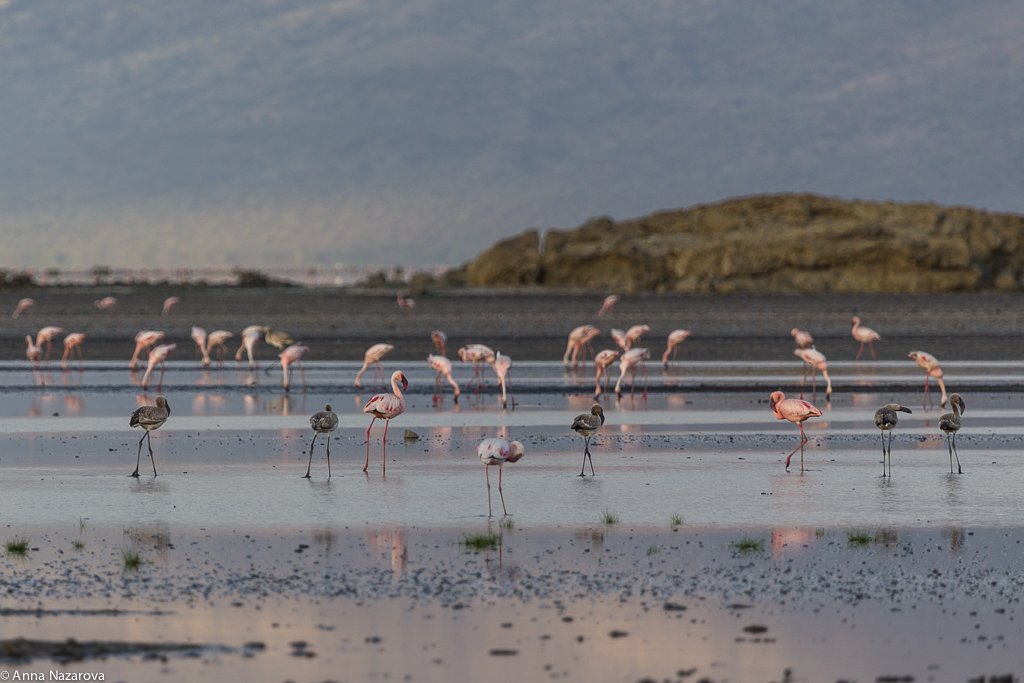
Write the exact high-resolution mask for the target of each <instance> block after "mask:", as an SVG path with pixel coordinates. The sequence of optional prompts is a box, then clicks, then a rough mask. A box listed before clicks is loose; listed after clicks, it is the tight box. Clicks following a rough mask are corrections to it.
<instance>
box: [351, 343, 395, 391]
mask: <svg viewBox="0 0 1024 683" xmlns="http://www.w3.org/2000/svg"><path fill="white" fill-rule="evenodd" d="M393 348H395V347H394V346H392V345H391V344H374V345H373V346H371V347H370V348H368V349H366V353H364V354H363V367H361V368H360V369H359V372H357V373H356V386H357V387H359V388H360V389H362V388H363V385H362V383H361V382H360V381H359V378H360V377H362V376H363V373H364V372H366V368H368V367H370V363H373V386H377V373H380V378H381V380H383V379H384V367H383V366H382V365H381V364H380V359H381V358H383V357H384V356H386V355H388V352H389V351H391V349H393Z"/></svg>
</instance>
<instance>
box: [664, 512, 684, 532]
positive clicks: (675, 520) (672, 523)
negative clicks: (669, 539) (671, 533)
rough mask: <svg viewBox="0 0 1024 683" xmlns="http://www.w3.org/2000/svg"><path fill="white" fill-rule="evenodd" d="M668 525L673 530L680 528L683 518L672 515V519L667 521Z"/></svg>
mask: <svg viewBox="0 0 1024 683" xmlns="http://www.w3.org/2000/svg"><path fill="white" fill-rule="evenodd" d="M668 525H669V526H670V527H672V528H673V529H675V528H676V527H677V526H682V525H683V516H682V515H672V518H671V519H670V520H668Z"/></svg>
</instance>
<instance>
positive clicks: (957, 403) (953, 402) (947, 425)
mask: <svg viewBox="0 0 1024 683" xmlns="http://www.w3.org/2000/svg"><path fill="white" fill-rule="evenodd" d="M949 407H950V408H951V409H952V411H953V412H951V413H946V414H945V415H943V416H942V417H940V418H939V429H941V430H942V431H943V433H944V434H945V435H946V446H947V447H948V448H949V473H950V474H953V457H954V456H956V470H957V474H963V473H964V470H963V468H962V467H960V455H959V454H958V453H957V452H956V433H957V432H959V431H960V425H961V422H960V415H962V414H963V413H965V412H966V411H967V405H966V404H965V403H964V400H963V399H962V398H960V394H950V395H949Z"/></svg>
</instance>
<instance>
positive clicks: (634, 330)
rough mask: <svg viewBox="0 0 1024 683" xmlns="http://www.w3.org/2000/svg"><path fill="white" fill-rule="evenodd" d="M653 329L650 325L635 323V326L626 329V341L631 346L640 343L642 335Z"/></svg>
mask: <svg viewBox="0 0 1024 683" xmlns="http://www.w3.org/2000/svg"><path fill="white" fill-rule="evenodd" d="M650 331H651V328H650V326H648V325H633V327H631V328H629V329H628V330H626V341H627V342H628V343H629V348H630V349H631V348H633V344H639V343H640V337H642V336H644V335H645V334H647V333H648V332H650ZM626 350H627V351H628V350H629V349H626Z"/></svg>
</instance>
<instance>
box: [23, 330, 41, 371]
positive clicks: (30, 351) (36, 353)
mask: <svg viewBox="0 0 1024 683" xmlns="http://www.w3.org/2000/svg"><path fill="white" fill-rule="evenodd" d="M25 343H26V344H28V348H27V349H25V357H26V358H28V359H29V360H30V361H32V367H33V368H35V367H36V365H37V364H38V363H39V362H40V361H41V360H42V359H43V349H42V347H41V346H39V344H33V343H32V337H31V336H29V335H27V334H26V335H25Z"/></svg>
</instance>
